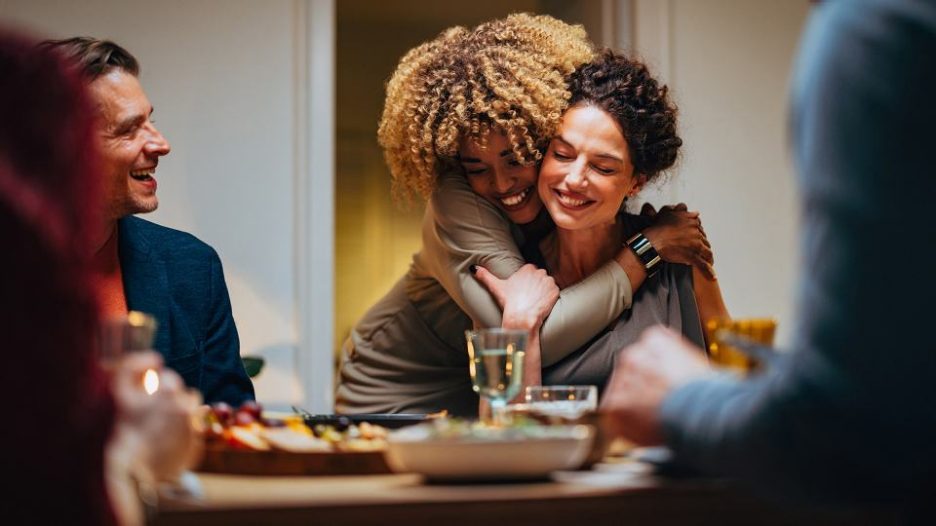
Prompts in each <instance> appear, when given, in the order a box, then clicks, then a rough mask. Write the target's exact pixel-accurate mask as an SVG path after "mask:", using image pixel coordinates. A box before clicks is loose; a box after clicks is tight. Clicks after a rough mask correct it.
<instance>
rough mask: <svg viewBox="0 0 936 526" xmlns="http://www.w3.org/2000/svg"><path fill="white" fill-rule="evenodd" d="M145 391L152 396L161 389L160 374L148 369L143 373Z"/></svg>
mask: <svg viewBox="0 0 936 526" xmlns="http://www.w3.org/2000/svg"><path fill="white" fill-rule="evenodd" d="M143 389H144V390H145V391H146V394H148V395H151V394H153V393H155V392H156V390H157V389H159V374H158V373H157V372H156V371H154V370H152V369H147V370H146V372H145V373H143Z"/></svg>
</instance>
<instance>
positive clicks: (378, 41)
mask: <svg viewBox="0 0 936 526" xmlns="http://www.w3.org/2000/svg"><path fill="white" fill-rule="evenodd" d="M616 5H617V3H615V2H609V1H608V0H603V1H597V2H596V1H589V0H576V1H558V0H474V1H472V2H466V3H458V2H438V1H436V0H412V1H406V2H401V1H396V2H377V1H374V0H342V1H340V2H337V13H336V19H337V27H336V30H337V57H336V58H337V63H336V70H337V83H336V97H337V108H336V121H337V137H336V139H337V141H336V148H337V152H336V159H337V167H336V168H337V170H336V173H337V175H336V181H335V191H336V197H335V216H336V217H335V223H336V226H335V229H336V232H335V280H336V282H335V333H334V334H335V342H334V349H335V350H336V352H337V350H338V349H340V348H341V344H342V342H343V341H344V340H345V339H346V338H347V337H348V334H349V332H350V331H351V329H352V327H353V326H354V324H355V323H356V322H357V320H358V319H359V318H360V317H361V316H362V315H363V314H364V312H366V311H367V309H368V308H369V307H370V306H371V305H373V304H374V303H375V302H376V301H377V300H378V299H380V297H381V296H383V295H384V294H385V293H386V292H387V291H388V290H389V289H390V287H391V286H392V285H393V284H394V283H395V282H396V281H397V280H398V279H399V278H400V277H401V276H403V275H404V274H405V273H406V271H407V269H408V268H409V264H410V258H411V256H412V254H413V253H415V252H417V251H418V250H419V247H420V221H421V218H422V214H423V204H422V203H416V204H413V205H412V206H410V207H406V206H405V205H403V204H397V203H395V202H394V201H393V199H392V197H391V195H390V173H389V171H388V170H387V168H386V165H385V164H384V160H383V155H382V153H381V151H380V147H379V146H378V144H377V122H378V120H379V118H380V113H381V110H382V108H383V99H384V84H385V82H386V80H387V79H388V78H389V77H390V75H391V74H392V73H393V70H394V69H395V68H396V65H397V62H398V61H399V59H400V58H401V57H402V56H403V54H405V53H406V52H407V51H408V50H409V49H411V48H413V47H415V46H416V45H418V44H420V43H422V42H425V41H427V40H430V39H432V38H434V37H435V36H436V35H438V34H439V33H440V32H441V31H442V30H444V29H446V28H448V27H451V26H455V25H462V26H466V27H471V26H474V25H477V24H479V23H481V22H484V21H486V20H491V19H494V18H500V17H504V16H507V15H508V14H510V13H516V12H531V13H543V14H550V15H552V16H555V17H557V18H561V19H562V20H565V21H567V22H570V23H581V24H583V25H584V26H585V29H586V30H587V31H588V33H589V35H591V36H592V38H593V39H594V40H596V41H601V42H602V43H607V42H606V41H607V35H608V34H609V31H611V32H614V30H615V28H613V26H612V25H609V23H608V20H607V16H608V9H609V6H616ZM599 36H601V38H599Z"/></svg>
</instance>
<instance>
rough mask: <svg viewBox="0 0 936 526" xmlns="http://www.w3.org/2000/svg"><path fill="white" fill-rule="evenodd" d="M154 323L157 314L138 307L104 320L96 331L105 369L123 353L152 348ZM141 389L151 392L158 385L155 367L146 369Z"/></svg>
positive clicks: (102, 364)
mask: <svg viewBox="0 0 936 526" xmlns="http://www.w3.org/2000/svg"><path fill="white" fill-rule="evenodd" d="M156 325H157V322H156V318H154V317H153V316H151V315H149V314H146V313H144V312H139V311H130V312H129V313H128V314H127V315H126V316H117V317H113V318H109V319H106V320H104V322H103V323H102V324H101V328H100V332H99V333H98V353H99V360H100V363H101V366H102V367H103V368H104V369H105V370H108V371H113V370H114V368H116V367H117V362H118V361H119V360H120V358H121V357H122V356H124V355H125V354H126V353H130V352H139V351H150V350H152V348H153V339H154V337H155V334H156ZM143 389H144V390H145V391H146V393H147V394H153V393H155V392H156V390H158V389H159V372H158V371H156V370H154V369H147V370H146V371H145V373H144V374H143Z"/></svg>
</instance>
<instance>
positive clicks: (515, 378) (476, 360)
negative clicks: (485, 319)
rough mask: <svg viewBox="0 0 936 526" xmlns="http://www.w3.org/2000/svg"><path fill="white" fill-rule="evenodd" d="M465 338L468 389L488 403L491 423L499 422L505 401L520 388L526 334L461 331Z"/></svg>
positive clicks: (498, 330) (517, 332)
mask: <svg viewBox="0 0 936 526" xmlns="http://www.w3.org/2000/svg"><path fill="white" fill-rule="evenodd" d="M465 338H466V339H467V340H468V358H469V361H468V367H469V372H470V373H471V382H472V387H473V388H474V391H475V392H476V393H478V394H480V395H481V396H482V397H484V398H485V399H487V400H488V402H489V403H490V404H491V413H492V415H493V417H494V421H495V422H500V421H501V417H502V414H503V409H504V407H505V406H506V405H507V402H508V401H510V400H511V399H512V398H513V397H515V396H517V395H518V394H520V388H521V386H522V385H523V358H524V356H525V354H526V344H527V331H524V330H513V329H479V330H476V331H465Z"/></svg>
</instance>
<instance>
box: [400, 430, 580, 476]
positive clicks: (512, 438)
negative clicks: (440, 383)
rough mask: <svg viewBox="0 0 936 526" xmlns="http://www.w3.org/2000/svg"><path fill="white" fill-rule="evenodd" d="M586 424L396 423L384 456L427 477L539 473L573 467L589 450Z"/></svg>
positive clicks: (405, 468)
mask: <svg viewBox="0 0 936 526" xmlns="http://www.w3.org/2000/svg"><path fill="white" fill-rule="evenodd" d="M593 438H594V429H593V428H592V427H591V426H585V425H572V426H536V427H532V428H526V429H522V428H521V429H517V428H507V429H490V428H488V429H483V430H478V429H474V430H473V431H472V432H470V433H465V434H463V435H461V436H437V434H436V433H435V427H434V425H433V424H431V423H428V424H420V425H418V426H413V427H408V428H405V429H401V430H399V431H396V432H394V433H391V434H390V437H389V438H388V448H387V455H386V457H387V462H388V463H389V465H390V467H391V468H392V469H393V470H394V471H398V472H407V473H419V474H421V475H423V476H425V477H426V478H427V479H430V480H452V481H468V480H519V479H542V478H546V477H548V476H549V474H550V473H551V472H553V471H558V470H568V469H576V468H578V467H579V466H581V465H582V463H583V462H584V461H585V459H586V457H587V456H588V452H589V450H590V448H591V443H592V440H593Z"/></svg>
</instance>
